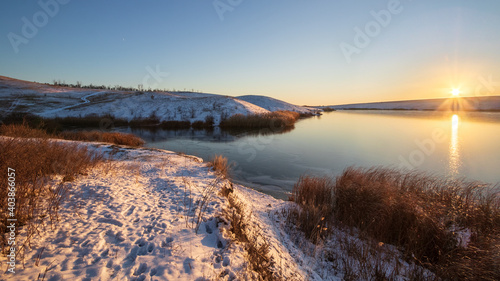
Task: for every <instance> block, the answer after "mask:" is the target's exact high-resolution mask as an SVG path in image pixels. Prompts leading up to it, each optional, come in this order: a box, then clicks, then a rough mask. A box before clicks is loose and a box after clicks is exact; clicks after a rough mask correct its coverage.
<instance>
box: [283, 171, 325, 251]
mask: <svg viewBox="0 0 500 281" xmlns="http://www.w3.org/2000/svg"><path fill="white" fill-rule="evenodd" d="M333 188H334V184H333V182H332V180H331V179H329V178H327V177H322V178H317V177H307V176H306V177H301V178H300V179H299V181H298V182H297V183H296V184H295V185H294V188H293V192H292V196H291V197H290V200H292V201H295V202H296V203H297V205H298V208H295V209H293V211H291V212H289V213H288V216H289V217H288V220H289V221H293V222H294V224H295V225H296V226H297V228H298V229H300V230H301V231H302V232H304V234H305V235H306V237H308V238H309V239H310V240H311V241H312V242H313V243H316V242H318V240H319V239H320V238H324V234H326V233H327V230H328V227H330V223H331V222H332V220H333V217H332V216H333V205H332V202H333V199H334V198H333Z"/></svg>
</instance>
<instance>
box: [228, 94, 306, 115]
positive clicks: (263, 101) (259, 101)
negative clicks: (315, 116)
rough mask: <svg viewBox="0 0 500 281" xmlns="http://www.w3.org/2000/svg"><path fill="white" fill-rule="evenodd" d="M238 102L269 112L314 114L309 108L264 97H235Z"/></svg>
mask: <svg viewBox="0 0 500 281" xmlns="http://www.w3.org/2000/svg"><path fill="white" fill-rule="evenodd" d="M237 98H238V99H240V100H244V101H247V102H249V103H252V104H255V105H257V106H260V107H262V108H264V109H267V110H269V111H278V110H288V111H296V112H300V113H314V110H313V109H311V108H307V107H303V106H298V105H294V104H291V103H287V102H284V101H281V100H277V99H274V98H271V97H266V96H257V95H246V96H239V97H237Z"/></svg>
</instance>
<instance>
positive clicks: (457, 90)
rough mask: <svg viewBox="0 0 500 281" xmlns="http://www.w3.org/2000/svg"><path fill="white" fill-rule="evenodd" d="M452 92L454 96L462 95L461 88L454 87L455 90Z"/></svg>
mask: <svg viewBox="0 0 500 281" xmlns="http://www.w3.org/2000/svg"><path fill="white" fill-rule="evenodd" d="M451 94H452V95H453V96H454V97H458V96H459V95H460V90H459V89H453V90H451Z"/></svg>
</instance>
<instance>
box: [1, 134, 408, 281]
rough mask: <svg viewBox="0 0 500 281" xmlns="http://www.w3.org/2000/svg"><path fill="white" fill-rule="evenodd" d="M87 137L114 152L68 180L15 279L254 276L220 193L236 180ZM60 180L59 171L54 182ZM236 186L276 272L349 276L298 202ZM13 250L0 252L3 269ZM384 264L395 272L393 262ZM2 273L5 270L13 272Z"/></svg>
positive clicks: (199, 165) (171, 157)
mask: <svg viewBox="0 0 500 281" xmlns="http://www.w3.org/2000/svg"><path fill="white" fill-rule="evenodd" d="M57 141H59V142H71V141H63V140H57ZM80 144H81V145H86V146H88V148H89V149H92V150H98V151H101V152H103V153H104V154H105V155H106V156H107V157H108V158H109V159H110V161H107V162H105V163H103V164H101V165H99V166H98V167H95V168H94V169H92V170H90V171H89V172H88V173H87V174H85V175H79V176H78V177H77V179H76V180H75V181H73V182H66V183H63V184H66V185H69V187H70V189H69V190H70V193H69V195H68V197H67V198H66V199H65V200H63V202H62V205H61V208H60V211H59V214H60V216H59V223H58V224H57V226H56V227H54V228H51V227H47V226H46V227H45V231H43V232H42V233H41V235H40V237H37V238H36V239H33V240H32V244H31V248H29V249H28V250H27V252H26V256H25V258H24V260H23V263H24V264H22V263H21V262H20V261H18V263H17V268H16V273H15V278H14V279H15V280H34V279H36V278H37V276H39V274H44V273H45V274H46V276H45V278H46V280H256V278H257V277H256V274H255V272H252V271H251V270H249V268H248V261H247V253H246V252H245V246H244V244H242V243H240V242H238V241H237V240H235V239H234V237H233V235H232V233H231V232H230V231H229V222H228V216H225V215H224V214H227V213H228V212H231V211H230V210H229V204H228V200H227V198H226V197H223V196H222V195H220V194H219V192H218V191H219V190H220V189H221V188H222V187H224V186H225V187H228V186H230V185H231V183H230V182H229V181H227V180H225V179H222V178H220V177H218V176H217V175H216V174H215V173H214V172H213V171H212V170H211V169H210V168H209V167H208V166H207V163H206V162H203V160H202V159H200V158H198V157H194V156H189V155H183V154H177V153H174V152H170V151H165V150H159V149H151V148H131V147H126V146H117V145H111V144H103V143H80ZM61 181H62V176H58V177H56V178H54V179H53V181H52V183H53V184H58V183H61ZM232 186H233V189H234V191H233V193H232V196H234V198H236V200H237V201H238V202H240V203H241V205H242V209H243V212H244V213H245V222H246V225H247V227H246V231H247V235H248V237H249V239H257V240H259V241H266V242H267V243H268V244H269V245H270V252H269V254H270V255H271V256H272V261H273V265H272V270H273V272H274V273H275V275H276V277H278V278H279V279H281V280H284V279H288V280H341V278H342V276H343V275H342V274H343V273H342V265H337V266H335V265H334V264H333V263H332V262H331V261H328V258H327V257H325V254H324V253H326V252H327V251H326V250H329V251H330V252H333V253H335V255H337V256H338V257H341V258H339V260H346V254H345V250H343V249H341V248H338V247H339V246H338V245H339V243H336V242H335V241H336V240H335V238H334V239H332V240H331V241H330V243H329V244H327V245H325V246H321V245H320V246H314V245H312V244H311V243H308V242H307V240H306V239H305V238H304V237H303V236H300V234H297V232H296V231H293V228H290V226H289V225H288V224H286V223H285V221H286V219H285V215H284V214H285V211H286V210H287V208H289V207H290V206H291V204H292V203H290V202H286V201H282V200H279V199H276V198H273V197H271V196H269V195H265V194H263V193H260V192H257V191H255V190H252V189H249V188H246V187H244V186H241V185H237V184H234V185H232ZM228 210H229V211H228ZM198 218H199V219H198ZM339 233H341V232H339ZM20 235H22V231H21V234H20ZM344 236H346V237H350V238H349V239H352V240H354V241H355V243H360V244H361V243H362V242H361V240H359V239H357V238H355V237H353V236H349V235H347V234H344ZM344 236H343V237H344ZM336 237H340V236H339V235H337V236H336ZM297 241H299V242H297ZM336 247H337V248H338V249H337V248H336ZM5 259H6V257H5V256H4V255H2V256H1V257H0V264H2V265H3V267H4V269H5V266H6V263H5ZM347 259H349V257H347ZM391 262H394V261H391ZM353 263H354V262H353ZM400 263H401V264H404V262H402V261H401V262H400ZM383 265H385V266H386V267H387V271H388V272H389V271H390V269H391V268H390V266H392V264H391V263H386V264H383ZM402 268H404V266H402ZM402 271H403V270H402ZM2 274H3V275H0V279H4V278H8V279H12V278H10V277H12V276H10V275H7V274H8V273H2ZM14 279H12V280H14Z"/></svg>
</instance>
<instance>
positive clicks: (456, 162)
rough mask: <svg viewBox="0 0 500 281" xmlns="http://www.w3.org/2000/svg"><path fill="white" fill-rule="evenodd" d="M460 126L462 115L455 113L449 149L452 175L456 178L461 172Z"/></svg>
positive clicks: (449, 163)
mask: <svg viewBox="0 0 500 281" xmlns="http://www.w3.org/2000/svg"><path fill="white" fill-rule="evenodd" d="M459 126H460V117H458V115H457V114H454V115H453V117H452V118H451V141H450V149H449V160H448V167H449V169H450V172H449V173H450V176H451V177H452V178H456V177H457V176H458V175H459V172H460V166H461V161H460V142H459V141H460V139H459V137H458V128H459Z"/></svg>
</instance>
